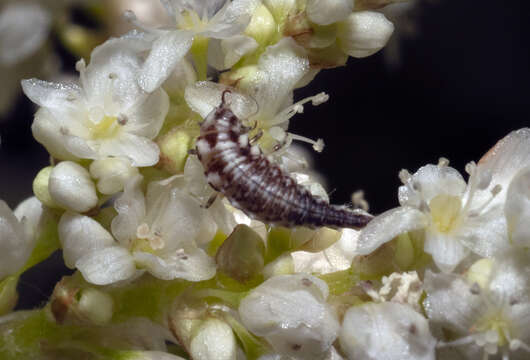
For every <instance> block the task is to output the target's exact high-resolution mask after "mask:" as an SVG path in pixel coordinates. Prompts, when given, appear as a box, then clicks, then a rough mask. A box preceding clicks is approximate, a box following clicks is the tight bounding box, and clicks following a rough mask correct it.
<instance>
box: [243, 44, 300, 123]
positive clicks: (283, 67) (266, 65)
mask: <svg viewBox="0 0 530 360" xmlns="http://www.w3.org/2000/svg"><path fill="white" fill-rule="evenodd" d="M308 71H309V61H308V60H307V58H306V57H305V51H304V50H303V48H301V47H300V46H299V45H297V44H296V42H295V41H294V40H293V39H292V38H290V37H289V38H283V39H281V40H280V41H279V42H278V43H277V44H275V45H273V46H269V47H268V48H267V50H266V51H265V52H264V53H263V54H262V55H261V56H260V58H259V62H258V73H257V74H256V76H255V78H253V79H252V81H250V82H249V84H248V88H247V89H245V90H247V91H248V92H249V93H250V94H251V95H252V97H253V98H254V99H255V100H256V101H257V102H258V105H259V114H260V115H258V116H263V117H264V118H265V119H270V120H272V119H273V118H274V116H275V115H276V114H277V113H278V112H279V111H280V110H283V107H284V102H285V100H286V99H288V98H289V96H290V93H291V92H292V91H293V89H294V88H295V85H296V84H297V83H298V82H299V81H300V80H301V79H302V78H303V77H304V76H305V74H306V73H307V72H308Z"/></svg>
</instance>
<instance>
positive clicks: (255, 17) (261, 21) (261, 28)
mask: <svg viewBox="0 0 530 360" xmlns="http://www.w3.org/2000/svg"><path fill="white" fill-rule="evenodd" d="M275 32H276V21H274V17H273V16H272V14H271V12H270V11H269V9H267V7H266V6H265V5H263V4H260V5H258V7H257V8H256V9H255V10H254V12H253V14H252V19H251V20H250V23H249V24H248V26H247V28H246V29H245V34H246V35H248V36H251V37H253V38H254V40H256V41H257V42H258V43H259V44H262V45H263V44H267V42H268V41H269V40H270V38H271V37H272V36H273V35H274V33H275Z"/></svg>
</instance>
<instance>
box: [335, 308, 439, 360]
mask: <svg viewBox="0 0 530 360" xmlns="http://www.w3.org/2000/svg"><path fill="white" fill-rule="evenodd" d="M339 340H340V345H341V348H342V350H343V351H344V352H345V353H346V355H347V358H348V359H350V360H356V359H363V360H434V359H435V352H434V349H435V345H436V340H435V339H434V337H433V336H432V335H431V333H430V331H429V324H428V322H427V320H426V319H425V318H424V317H423V316H421V315H420V314H419V313H417V312H416V311H414V310H413V309H412V308H411V307H410V306H407V305H403V304H398V303H394V302H383V303H378V304H374V303H366V304H363V305H360V306H354V307H351V308H350V309H349V310H348V311H347V312H346V314H345V315H344V320H343V322H342V328H341V332H340V337H339Z"/></svg>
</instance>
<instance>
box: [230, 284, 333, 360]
mask: <svg viewBox="0 0 530 360" xmlns="http://www.w3.org/2000/svg"><path fill="white" fill-rule="evenodd" d="M327 295H328V289H327V285H326V284H325V283H324V282H323V281H322V280H320V279H318V278H315V277H313V276H311V275H306V274H296V275H279V276H274V277H272V278H270V279H268V280H266V281H265V282H264V283H262V284H261V285H260V286H258V287H257V288H255V289H253V290H252V291H251V293H250V294H249V295H248V296H247V297H245V298H244V299H243V300H242V301H241V303H240V305H239V314H240V316H241V321H242V322H243V324H244V325H245V326H246V327H247V328H248V329H249V330H250V331H251V332H253V333H254V334H256V335H258V336H264V337H265V338H266V339H267V340H268V341H269V342H270V343H271V344H272V346H273V348H274V349H275V350H276V351H277V352H279V353H281V354H285V355H289V356H291V357H293V358H295V359H317V358H322V357H324V355H325V354H326V353H327V352H328V351H329V349H330V347H331V344H332V343H333V341H334V340H335V339H336V337H337V334H338V330H339V323H338V321H337V319H336V315H335V313H334V311H332V309H331V308H330V307H329V306H328V305H327V303H326V302H325V299H326V298H327Z"/></svg>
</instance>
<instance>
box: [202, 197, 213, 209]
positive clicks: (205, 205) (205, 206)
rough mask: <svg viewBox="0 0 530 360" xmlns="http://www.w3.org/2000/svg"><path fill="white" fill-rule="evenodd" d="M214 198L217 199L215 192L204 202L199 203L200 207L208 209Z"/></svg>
mask: <svg viewBox="0 0 530 360" xmlns="http://www.w3.org/2000/svg"><path fill="white" fill-rule="evenodd" d="M215 199H217V194H213V195H212V196H210V198H209V199H208V201H206V204H204V205H201V207H202V208H204V209H209V208H210V206H212V204H213V203H214V202H215Z"/></svg>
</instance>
